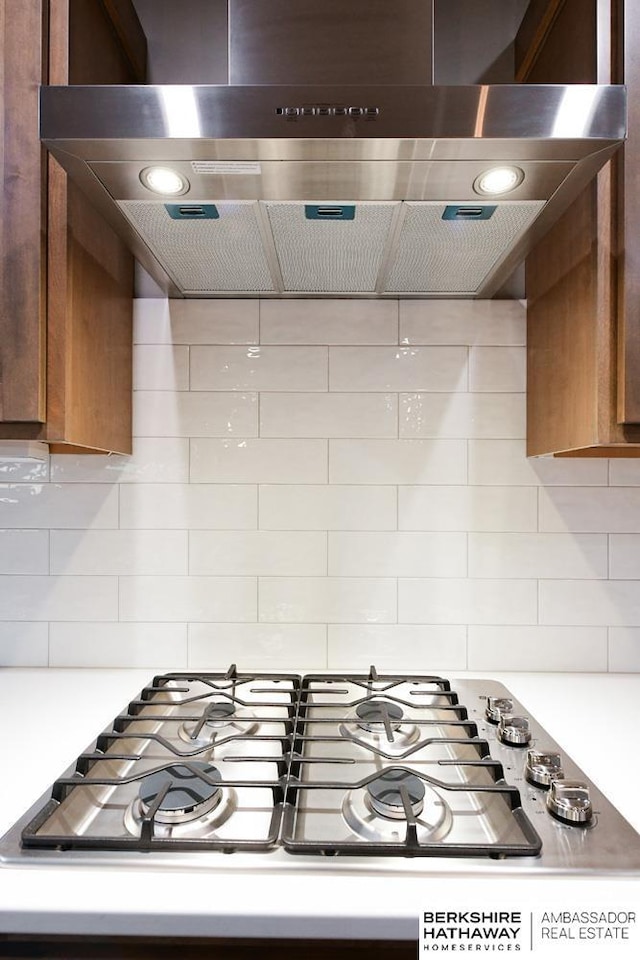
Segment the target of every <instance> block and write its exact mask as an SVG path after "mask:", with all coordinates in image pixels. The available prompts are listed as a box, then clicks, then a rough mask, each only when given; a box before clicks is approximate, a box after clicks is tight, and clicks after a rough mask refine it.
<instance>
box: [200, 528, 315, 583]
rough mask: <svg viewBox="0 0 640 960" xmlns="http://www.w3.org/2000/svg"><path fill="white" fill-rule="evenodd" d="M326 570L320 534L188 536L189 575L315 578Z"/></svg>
mask: <svg viewBox="0 0 640 960" xmlns="http://www.w3.org/2000/svg"><path fill="white" fill-rule="evenodd" d="M326 570H327V535H326V533H324V532H319V531H317V532H306V531H305V532H301V531H295V532H292V531H271V530H251V531H235V530H220V531H210V530H193V531H191V534H190V535H189V572H190V573H195V574H213V575H217V576H225V575H226V576H242V577H244V576H259V575H264V576H295V577H304V576H308V577H319V576H322V575H323V574H324V573H326Z"/></svg>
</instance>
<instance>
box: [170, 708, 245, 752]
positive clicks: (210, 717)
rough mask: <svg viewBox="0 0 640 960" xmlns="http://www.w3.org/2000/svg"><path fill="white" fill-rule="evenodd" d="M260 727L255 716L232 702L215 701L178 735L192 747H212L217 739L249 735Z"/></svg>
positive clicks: (186, 723) (183, 726) (183, 727)
mask: <svg viewBox="0 0 640 960" xmlns="http://www.w3.org/2000/svg"><path fill="white" fill-rule="evenodd" d="M257 726H258V724H257V721H256V719H255V716H254V714H253V713H252V712H251V711H250V710H247V709H246V707H241V706H240V705H239V704H237V703H234V702H233V701H232V700H213V701H212V702H211V703H209V704H207V706H206V707H205V708H204V710H203V711H202V715H201V717H200V719H199V720H191V721H185V722H184V723H183V724H181V726H180V729H179V730H178V734H179V736H180V739H181V740H185V741H186V742H187V743H188V744H189V745H190V746H192V747H200V748H202V747H210V746H212V745H213V744H214V741H215V739H216V737H218V736H223V737H228V736H233V735H234V734H244V735H247V736H248V735H249V734H251V733H253V732H254V730H255V729H256V727H257Z"/></svg>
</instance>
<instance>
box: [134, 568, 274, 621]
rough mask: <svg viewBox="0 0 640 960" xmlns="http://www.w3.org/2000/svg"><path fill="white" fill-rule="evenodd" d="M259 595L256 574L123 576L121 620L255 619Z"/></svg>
mask: <svg viewBox="0 0 640 960" xmlns="http://www.w3.org/2000/svg"><path fill="white" fill-rule="evenodd" d="M256 597H257V589H256V580H255V577H121V578H120V619H121V620H124V621H127V620H142V621H144V622H154V621H159V622H160V623H162V622H174V621H177V622H179V623H180V622H186V621H189V620H199V621H205V622H206V621H214V622H215V621H217V620H220V621H225V620H226V621H236V622H237V621H241V620H255V619H256V612H257V611H256Z"/></svg>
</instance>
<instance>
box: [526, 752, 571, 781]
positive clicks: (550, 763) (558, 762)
mask: <svg viewBox="0 0 640 960" xmlns="http://www.w3.org/2000/svg"><path fill="white" fill-rule="evenodd" d="M524 774H525V776H526V778H527V780H528V781H529V783H533V784H534V785H535V786H536V787H542V788H543V789H544V790H548V789H549V787H550V786H551V781H552V780H561V779H562V778H563V777H564V770H563V768H562V757H561V756H560V754H559V753H554V752H553V751H551V750H546V751H540V750H529V751H528V753H527V763H526V765H525V768H524Z"/></svg>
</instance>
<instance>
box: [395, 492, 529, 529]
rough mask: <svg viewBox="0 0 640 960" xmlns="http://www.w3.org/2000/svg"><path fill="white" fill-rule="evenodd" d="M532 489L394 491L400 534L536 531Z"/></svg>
mask: <svg viewBox="0 0 640 960" xmlns="http://www.w3.org/2000/svg"><path fill="white" fill-rule="evenodd" d="M537 523H538V494H537V490H536V488H535V487H463V486H457V487H456V486H429V487H426V486H420V487H399V488H398V527H399V529H400V530H497V531H500V530H504V531H508V530H509V531H527V530H536V529H537Z"/></svg>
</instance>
